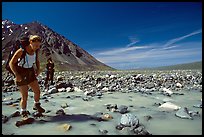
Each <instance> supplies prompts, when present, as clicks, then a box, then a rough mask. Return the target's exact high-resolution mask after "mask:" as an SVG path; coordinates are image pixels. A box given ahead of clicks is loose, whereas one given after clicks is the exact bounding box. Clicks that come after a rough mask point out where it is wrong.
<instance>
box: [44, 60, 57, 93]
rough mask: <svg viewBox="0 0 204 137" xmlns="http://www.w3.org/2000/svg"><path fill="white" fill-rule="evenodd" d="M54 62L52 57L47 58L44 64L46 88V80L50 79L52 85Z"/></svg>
mask: <svg viewBox="0 0 204 137" xmlns="http://www.w3.org/2000/svg"><path fill="white" fill-rule="evenodd" d="M54 71H55V70H54V62H53V61H52V58H51V57H50V58H48V60H47V64H46V80H45V87H46V88H47V89H48V81H51V85H53V84H54V83H53V76H54Z"/></svg>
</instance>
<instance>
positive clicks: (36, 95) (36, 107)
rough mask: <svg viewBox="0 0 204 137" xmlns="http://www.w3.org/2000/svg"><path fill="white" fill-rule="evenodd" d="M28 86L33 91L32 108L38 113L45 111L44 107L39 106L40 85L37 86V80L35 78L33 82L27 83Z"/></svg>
mask: <svg viewBox="0 0 204 137" xmlns="http://www.w3.org/2000/svg"><path fill="white" fill-rule="evenodd" d="M29 86H30V87H31V88H32V90H33V92H34V100H35V104H34V107H33V109H34V110H37V111H38V112H40V113H43V112H45V109H43V108H42V107H41V106H40V102H39V100H40V87H39V84H38V81H37V80H35V81H33V82H31V83H30V84H29Z"/></svg>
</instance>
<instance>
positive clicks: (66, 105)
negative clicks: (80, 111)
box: [61, 103, 69, 109]
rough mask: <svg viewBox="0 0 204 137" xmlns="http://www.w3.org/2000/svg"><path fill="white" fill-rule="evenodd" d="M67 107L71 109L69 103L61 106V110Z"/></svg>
mask: <svg viewBox="0 0 204 137" xmlns="http://www.w3.org/2000/svg"><path fill="white" fill-rule="evenodd" d="M67 107H69V105H68V104H67V103H64V104H62V105H61V108H63V109H65V108H67Z"/></svg>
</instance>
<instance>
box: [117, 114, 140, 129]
mask: <svg viewBox="0 0 204 137" xmlns="http://www.w3.org/2000/svg"><path fill="white" fill-rule="evenodd" d="M120 124H121V125H123V126H127V127H137V126H138V125H139V119H138V117H137V116H136V115H134V114H130V113H127V114H123V115H122V116H121V119H120Z"/></svg>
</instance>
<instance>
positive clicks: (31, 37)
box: [29, 35, 42, 42]
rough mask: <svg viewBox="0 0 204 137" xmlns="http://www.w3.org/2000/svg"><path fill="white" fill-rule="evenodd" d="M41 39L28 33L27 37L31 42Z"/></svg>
mask: <svg viewBox="0 0 204 137" xmlns="http://www.w3.org/2000/svg"><path fill="white" fill-rule="evenodd" d="M41 40H42V39H41V37H40V36H38V35H30V37H29V41H32V42H36V41H38V42H41Z"/></svg>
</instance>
